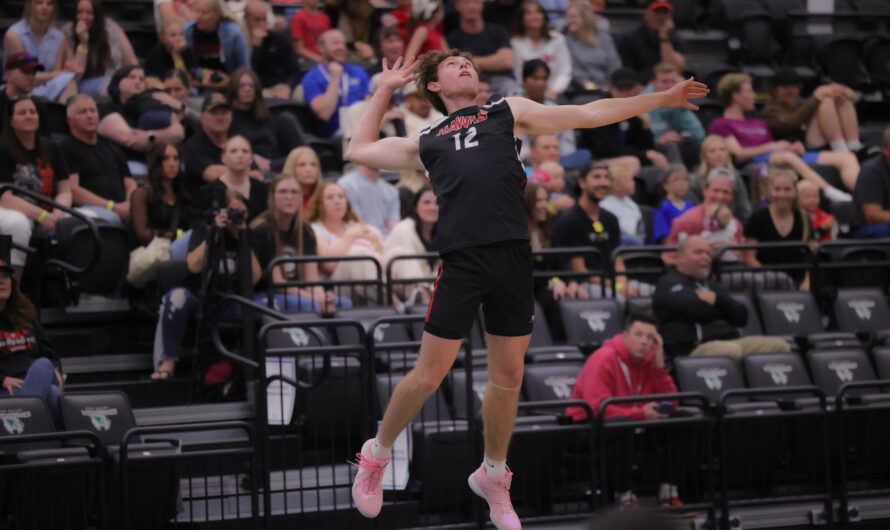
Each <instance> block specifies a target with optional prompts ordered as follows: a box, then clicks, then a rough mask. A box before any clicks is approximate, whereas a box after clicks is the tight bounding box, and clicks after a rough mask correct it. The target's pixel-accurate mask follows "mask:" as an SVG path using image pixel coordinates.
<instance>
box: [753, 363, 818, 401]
mask: <svg viewBox="0 0 890 530" xmlns="http://www.w3.org/2000/svg"><path fill="white" fill-rule="evenodd" d="M742 366H744V368H745V378H746V379H747V380H748V387H749V388H763V389H767V388H787V387H792V386H810V385H812V384H813V383H812V382H811V381H810V376H809V374H807V368H806V366H805V365H804V363H803V360H802V359H801V358H800V355H798V354H797V353H793V352H792V353H752V354H750V355H746V356H744V357H743V358H742ZM764 397H768V394H764ZM775 398H776V399H777V400H778V401H780V402H785V403H791V404H793V405H794V406H795V407H796V408H802V407H808V406H814V405H815V406H818V405H819V399H818V398H817V397H814V396H813V395H812V394H807V393H804V394H776V395H775Z"/></svg>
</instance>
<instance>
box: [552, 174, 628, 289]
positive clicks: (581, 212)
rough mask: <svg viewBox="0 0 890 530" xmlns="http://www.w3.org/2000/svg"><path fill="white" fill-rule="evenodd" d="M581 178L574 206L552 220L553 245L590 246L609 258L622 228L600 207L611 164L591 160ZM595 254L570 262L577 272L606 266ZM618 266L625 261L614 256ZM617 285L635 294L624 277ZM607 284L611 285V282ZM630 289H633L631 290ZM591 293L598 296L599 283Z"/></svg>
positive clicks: (606, 187)
mask: <svg viewBox="0 0 890 530" xmlns="http://www.w3.org/2000/svg"><path fill="white" fill-rule="evenodd" d="M581 175H582V176H581V177H579V178H578V187H579V188H580V190H581V194H580V196H579V197H578V202H577V203H575V206H573V207H572V208H570V209H568V210H566V212H565V213H563V214H562V215H561V216H559V217H558V218H557V219H556V222H555V223H554V224H553V246H554V247H589V246H592V247H593V248H595V249H597V250H599V251H600V252H601V253H602V255H603V260H604V261H605V262H608V260H609V256H610V255H611V254H612V251H613V250H615V249H616V248H618V246H619V245H620V244H621V228H620V226H619V225H618V218H617V217H615V216H614V215H612V214H611V213H609V212H607V211H606V210H604V209H602V208H600V206H599V203H600V201H601V200H603V199H604V198H606V195H608V194H609V190H610V189H611V184H612V183H611V181H610V180H609V166H607V165H605V164H603V163H600V162H595V163H592V164H588V165H587V166H585V167H584V169H583V170H582V172H581ZM605 262H600V261H599V260H598V259H597V258H596V257H594V256H589V255H588V256H573V257H571V258H569V263H568V266H569V268H570V269H571V270H573V271H575V272H589V271H600V270H604V269H605V267H606V263H605ZM615 270H616V271H623V270H624V262H623V260H621V259H620V258H619V259H617V260H615ZM616 284H617V285H616V288H617V289H618V291H619V292H620V293H621V294H623V295H625V296H636V287H630V286H627V285H626V282H625V281H624V278H622V277H618V278H617V281H616ZM607 287H611V286H608V285H607ZM627 291H634V292H630V293H628V292H627ZM590 294H591V295H593V296H597V297H598V296H599V295H600V294H601V289H600V286H599V285H593V286H591V289H590Z"/></svg>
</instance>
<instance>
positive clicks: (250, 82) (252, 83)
mask: <svg viewBox="0 0 890 530" xmlns="http://www.w3.org/2000/svg"><path fill="white" fill-rule="evenodd" d="M238 86H239V87H246V86H249V87H254V86H256V83H254V82H253V81H241V82H240V83H238Z"/></svg>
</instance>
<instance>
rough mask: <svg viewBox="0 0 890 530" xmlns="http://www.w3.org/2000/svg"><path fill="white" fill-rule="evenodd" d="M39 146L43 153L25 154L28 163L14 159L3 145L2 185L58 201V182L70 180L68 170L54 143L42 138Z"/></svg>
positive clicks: (0, 155)
mask: <svg viewBox="0 0 890 530" xmlns="http://www.w3.org/2000/svg"><path fill="white" fill-rule="evenodd" d="M40 144H41V146H42V147H43V149H42V150H38V149H32V150H30V151H25V156H26V158H27V162H25V163H21V162H19V161H17V160H16V159H15V158H13V156H12V154H11V153H10V152H9V150H8V149H7V148H6V145H0V182H5V183H11V184H15V185H16V186H21V187H23V188H25V189H27V190H30V191H33V192H35V193H39V194H41V195H43V196H44V197H47V198H50V199H55V197H56V193H57V191H58V184H59V181H60V180H68V166H67V165H66V164H65V158H64V157H63V156H62V150H61V149H59V147H58V146H57V145H56V144H55V142H53V141H52V140H51V139H49V138H40ZM41 151H42V152H41Z"/></svg>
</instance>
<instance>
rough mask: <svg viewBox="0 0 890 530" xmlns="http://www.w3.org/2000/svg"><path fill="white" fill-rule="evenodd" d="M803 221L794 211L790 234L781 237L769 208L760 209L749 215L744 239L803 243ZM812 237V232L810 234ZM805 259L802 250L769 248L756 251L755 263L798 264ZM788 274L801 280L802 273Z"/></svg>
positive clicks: (791, 272) (797, 212)
mask: <svg viewBox="0 0 890 530" xmlns="http://www.w3.org/2000/svg"><path fill="white" fill-rule="evenodd" d="M803 230H804V219H803V216H802V215H801V214H800V212H799V211H798V210H795V211H794V224H793V225H791V232H789V233H788V235H787V236H785V237H782V236H781V235H780V234H779V231H778V230H776V225H775V223H773V218H772V216H771V215H770V213H769V208H761V209H759V210H757V211H755V212H754V213H752V214H751V217H749V218H748V221H747V222H746V223H745V237H746V238H751V239H756V240H757V242H758V243H776V242H795V243H799V242H801V241H803ZM810 237H812V232H811V233H810ZM805 257H806V252H805V251H804V250H803V249H802V248H771V249H759V250H757V261H759V262H760V263H762V264H764V265H774V264H785V263H799V262H801V261H802V260H803V259H805ZM788 274H789V275H791V276H792V277H793V278H795V279H796V280H797V281H800V280H802V279H803V276H804V272H803V271H788Z"/></svg>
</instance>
